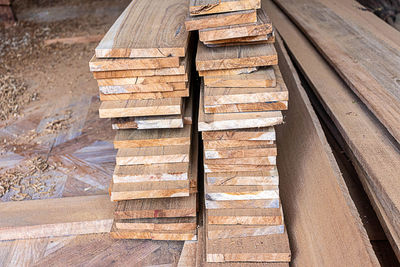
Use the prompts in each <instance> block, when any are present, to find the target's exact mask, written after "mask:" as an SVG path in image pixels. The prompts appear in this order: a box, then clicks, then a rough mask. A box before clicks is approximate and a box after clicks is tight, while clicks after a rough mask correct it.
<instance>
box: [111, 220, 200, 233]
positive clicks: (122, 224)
mask: <svg viewBox="0 0 400 267" xmlns="http://www.w3.org/2000/svg"><path fill="white" fill-rule="evenodd" d="M115 227H116V228H117V229H124V230H136V231H189V230H196V228H197V220H196V217H177V218H147V219H130V220H116V221H115Z"/></svg>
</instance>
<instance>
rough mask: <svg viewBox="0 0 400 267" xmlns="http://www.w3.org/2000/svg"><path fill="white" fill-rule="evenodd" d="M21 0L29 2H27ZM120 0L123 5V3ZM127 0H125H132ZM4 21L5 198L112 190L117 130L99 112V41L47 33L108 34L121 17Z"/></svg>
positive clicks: (0, 73)
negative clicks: (69, 41)
mask: <svg viewBox="0 0 400 267" xmlns="http://www.w3.org/2000/svg"><path fill="white" fill-rule="evenodd" d="M21 2H25V3H26V5H23V4H22V3H21ZM112 2H113V1H107V3H105V2H104V1H15V3H14V6H15V7H16V11H17V14H16V15H17V17H18V12H29V10H30V9H31V8H41V9H44V10H45V9H46V8H49V7H50V8H52V7H54V6H56V5H57V6H64V5H66V4H68V6H72V7H74V5H75V7H76V6H78V7H79V5H83V6H84V7H85V8H82V10H85V9H86V8H87V6H93V5H96V6H97V7H98V6H100V5H102V4H103V5H104V8H105V9H106V8H107V6H108V5H112ZM115 2H117V4H116V6H119V7H120V9H121V11H122V10H123V7H124V4H123V3H121V1H115ZM125 2H126V1H125ZM87 11H88V12H87V15H86V16H83V17H79V18H75V19H68V20H62V21H51V22H39V23H38V22H32V21H30V22H26V21H19V22H18V23H17V25H15V26H14V27H9V28H4V27H3V28H0V40H1V42H0V107H1V113H0V199H1V201H8V200H25V199H37V198H49V197H63V196H78V195H87V194H99V193H106V191H107V188H108V183H109V181H110V177H111V174H112V171H113V166H114V160H115V151H114V149H113V146H112V139H113V137H114V132H113V131H112V130H111V125H110V121H109V120H101V119H99V118H98V111H97V110H98V107H99V99H98V88H97V85H96V82H95V80H94V79H93V78H92V75H91V73H90V72H89V67H88V62H89V60H90V58H91V57H92V56H93V53H94V48H95V46H96V43H87V44H74V45H64V44H55V45H50V46H46V45H45V44H44V41H45V40H49V39H54V38H60V37H73V36H88V35H97V34H104V33H105V32H106V31H107V29H108V28H109V27H110V26H111V25H112V23H113V22H114V21H115V19H116V16H115V14H114V13H112V15H109V16H107V15H105V16H97V15H96V16H91V15H90V10H89V9H88V10H87Z"/></svg>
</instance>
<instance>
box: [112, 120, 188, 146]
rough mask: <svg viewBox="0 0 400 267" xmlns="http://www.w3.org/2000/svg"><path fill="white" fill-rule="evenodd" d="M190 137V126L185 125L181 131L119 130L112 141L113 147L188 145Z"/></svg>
mask: <svg viewBox="0 0 400 267" xmlns="http://www.w3.org/2000/svg"><path fill="white" fill-rule="evenodd" d="M190 136H191V125H185V126H184V127H183V128H182V129H160V130H119V131H118V132H117V134H116V136H115V139H114V147H115V148H133V147H149V146H164V145H165V144H168V145H190Z"/></svg>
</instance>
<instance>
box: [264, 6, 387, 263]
mask: <svg viewBox="0 0 400 267" xmlns="http://www.w3.org/2000/svg"><path fill="white" fill-rule="evenodd" d="M263 4H264V6H265V7H266V8H267V10H270V11H269V13H272V12H279V10H278V9H273V11H272V10H271V6H272V4H271V2H269V1H264V2H263ZM272 19H273V20H274V21H275V23H277V22H276V19H275V16H274V17H272ZM278 44H279V46H277V47H278V48H279V49H278V52H279V58H280V68H281V71H282V74H283V76H284V77H285V82H286V83H287V85H288V88H289V90H290V94H291V100H292V101H291V106H290V109H289V110H288V112H287V113H286V119H285V121H286V123H285V124H283V125H282V126H279V127H276V130H277V141H278V148H279V153H278V166H279V174H280V196H281V201H282V204H283V208H284V211H285V221H286V227H287V231H288V234H289V236H290V244H291V248H292V252H293V255H295V257H294V258H293V262H292V264H293V266H321V265H325V266H326V265H332V266H334V265H336V264H337V263H338V262H340V264H341V265H342V266H379V263H378V261H377V258H376V256H375V253H374V251H373V250H372V247H371V244H370V242H369V240H368V236H367V234H366V231H365V229H364V228H363V226H362V222H361V220H360V215H359V214H358V212H357V210H356V208H355V206H354V203H353V201H352V199H351V197H350V195H349V192H348V190H347V188H346V185H345V182H344V180H343V177H342V176H341V172H340V170H339V167H338V166H337V163H336V161H335V159H334V156H333V155H332V152H331V149H330V148H329V144H328V143H327V141H326V138H325V136H324V132H323V130H322V128H321V125H320V123H319V120H318V118H317V116H316V114H315V113H314V111H313V109H312V106H311V103H310V102H309V100H308V97H307V94H306V92H305V91H304V89H303V88H302V87H301V85H300V84H301V83H300V80H299V78H298V76H297V75H296V74H295V69H294V67H293V65H292V64H291V62H290V59H289V56H288V55H287V54H286V52H281V51H282V50H280V48H281V47H283V44H282V42H281V41H279V40H278ZM296 45H297V42H296ZM282 49H284V48H282ZM318 73H319V71H318ZM330 90H331V88H330ZM321 177H324V179H322V180H321ZM329 203H335V205H331V204H329ZM316 248H318V249H317V250H316ZM317 251H318V252H317Z"/></svg>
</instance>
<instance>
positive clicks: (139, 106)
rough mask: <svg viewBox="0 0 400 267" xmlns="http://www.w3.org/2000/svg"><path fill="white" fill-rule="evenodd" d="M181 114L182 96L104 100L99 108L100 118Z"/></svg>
mask: <svg viewBox="0 0 400 267" xmlns="http://www.w3.org/2000/svg"><path fill="white" fill-rule="evenodd" d="M179 114H182V98H164V99H154V100H153V99H149V100H125V101H106V102H103V103H101V105H100V108H99V115H100V118H123V117H139V116H162V115H179Z"/></svg>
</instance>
